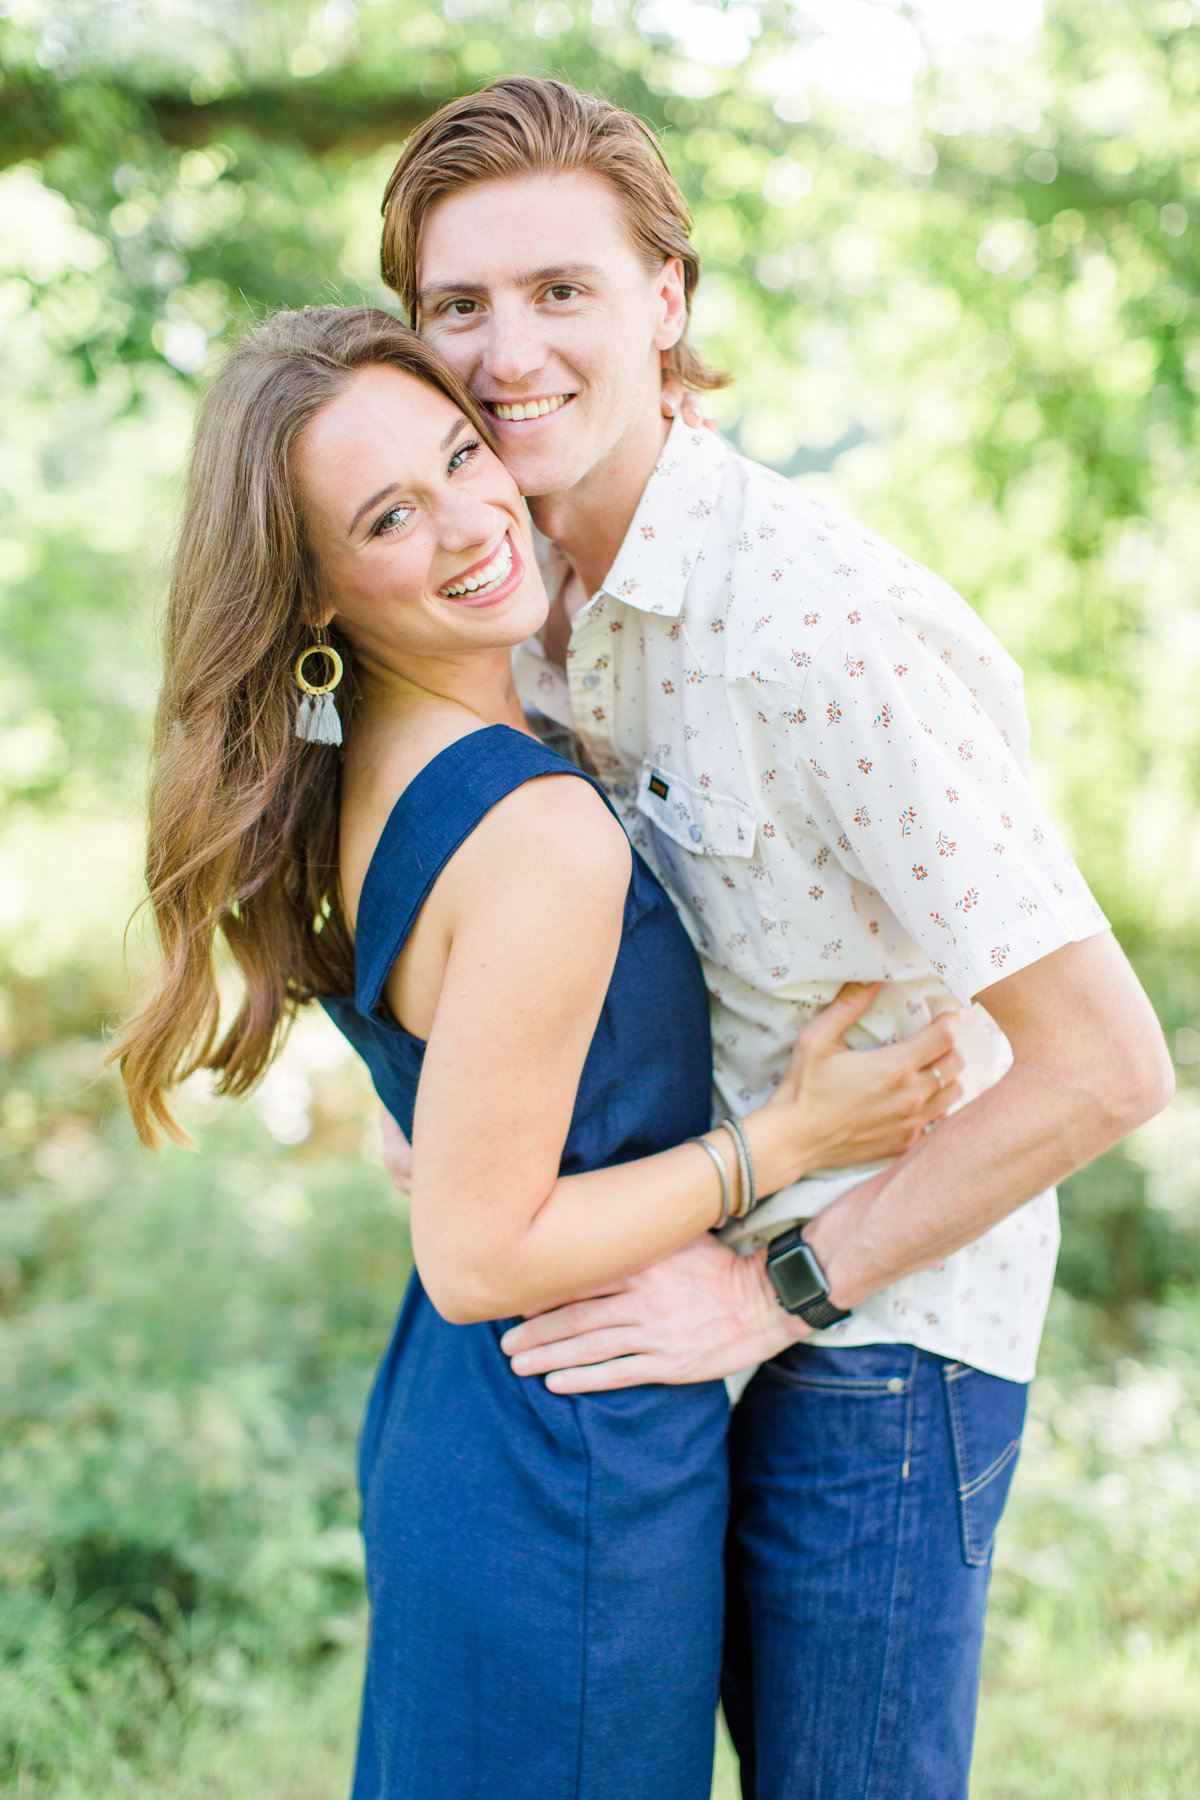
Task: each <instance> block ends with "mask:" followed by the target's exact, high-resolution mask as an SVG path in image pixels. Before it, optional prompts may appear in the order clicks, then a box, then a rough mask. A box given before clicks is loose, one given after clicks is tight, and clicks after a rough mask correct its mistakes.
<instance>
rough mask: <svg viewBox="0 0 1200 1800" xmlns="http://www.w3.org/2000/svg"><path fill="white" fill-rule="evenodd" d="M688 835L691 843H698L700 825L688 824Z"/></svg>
mask: <svg viewBox="0 0 1200 1800" xmlns="http://www.w3.org/2000/svg"><path fill="white" fill-rule="evenodd" d="M688 836H689V837H690V838H691V840H692V842H693V844H698V843H699V842H700V827H699V826H698V825H689V826H688Z"/></svg>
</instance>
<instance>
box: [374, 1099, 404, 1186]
mask: <svg viewBox="0 0 1200 1800" xmlns="http://www.w3.org/2000/svg"><path fill="white" fill-rule="evenodd" d="M379 1130H380V1134H381V1136H382V1138H383V1166H384V1168H385V1169H386V1170H387V1172H388V1174H389V1175H390V1176H391V1178H392V1181H393V1184H394V1185H395V1186H396V1187H398V1188H399V1189H400V1192H401V1193H402V1194H407V1192H408V1184H409V1182H410V1181H411V1180H412V1145H411V1144H410V1143H409V1141H408V1139H407V1138H406V1137H405V1135H404V1133H403V1132H402V1131H401V1129H400V1127H399V1126H398V1125H397V1123H396V1121H395V1119H393V1117H392V1115H391V1113H390V1112H389V1111H388V1109H387V1107H386V1106H383V1107H380V1109H379Z"/></svg>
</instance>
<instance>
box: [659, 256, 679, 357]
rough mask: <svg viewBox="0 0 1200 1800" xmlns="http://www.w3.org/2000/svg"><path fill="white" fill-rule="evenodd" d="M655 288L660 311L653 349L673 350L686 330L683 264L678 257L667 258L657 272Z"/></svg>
mask: <svg viewBox="0 0 1200 1800" xmlns="http://www.w3.org/2000/svg"><path fill="white" fill-rule="evenodd" d="M656 288H657V297H658V302H659V306H660V309H661V311H660V315H659V324H658V329H657V330H656V331H655V333H654V348H655V349H656V350H673V349H674V348H675V346H676V344H677V343H678V342H679V340H680V338H681V337H682V336H683V334H684V332H685V331H686V330H687V295H686V294H685V292H684V286H683V263H682V261H681V260H680V258H679V257H678V256H668V258H667V260H666V262H665V263H664V264H663V266H662V268H661V270H660V271H659V275H658V281H657V284H656Z"/></svg>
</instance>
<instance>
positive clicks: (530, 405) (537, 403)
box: [491, 394, 574, 419]
mask: <svg viewBox="0 0 1200 1800" xmlns="http://www.w3.org/2000/svg"><path fill="white" fill-rule="evenodd" d="M573 397H574V396H573V395H571V394H556V395H555V396H554V399H553V400H527V401H525V403H524V405H522V404H521V402H520V401H519V400H518V401H517V403H516V404H515V405H514V406H510V405H509V404H508V403H507V401H504V400H493V401H492V403H491V406H492V411H493V412H494V413H495V415H496V417H497V418H498V419H544V418H545V416H546V414H547V413H552V412H557V411H558V409H559V407H560V406H565V405H566V404H567V401H568V400H570V399H572V398H573Z"/></svg>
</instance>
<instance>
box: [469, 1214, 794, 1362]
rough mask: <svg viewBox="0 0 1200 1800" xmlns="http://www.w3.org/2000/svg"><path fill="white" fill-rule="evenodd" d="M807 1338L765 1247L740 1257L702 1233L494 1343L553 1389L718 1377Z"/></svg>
mask: <svg viewBox="0 0 1200 1800" xmlns="http://www.w3.org/2000/svg"><path fill="white" fill-rule="evenodd" d="M808 1335H809V1332H808V1327H807V1326H806V1325H805V1324H804V1323H803V1322H802V1321H801V1320H799V1319H794V1318H793V1317H792V1315H791V1314H790V1313H786V1312H785V1311H784V1310H783V1308H782V1307H781V1306H780V1304H779V1302H778V1300H777V1299H776V1297H775V1290H774V1289H773V1288H772V1286H771V1284H770V1282H769V1281H768V1279H767V1273H766V1253H765V1251H764V1252H761V1253H760V1254H759V1255H757V1256H738V1255H737V1254H736V1252H735V1251H732V1250H727V1249H726V1247H725V1245H724V1244H721V1243H719V1242H718V1241H717V1239H716V1238H714V1237H712V1236H710V1235H708V1234H707V1233H706V1234H705V1235H704V1236H703V1237H699V1238H695V1239H693V1241H692V1242H691V1243H690V1244H685V1245H684V1246H683V1248H682V1249H681V1250H676V1251H675V1253H674V1255H672V1256H667V1257H664V1258H663V1260H662V1261H661V1262H656V1263H653V1264H652V1265H651V1267H650V1268H648V1269H643V1270H641V1272H640V1273H639V1274H637V1275H630V1276H627V1277H626V1278H625V1280H623V1281H619V1282H616V1283H614V1285H613V1286H612V1288H610V1289H606V1290H605V1291H603V1292H600V1293H593V1294H587V1295H584V1296H581V1297H580V1298H579V1299H577V1300H573V1301H571V1302H570V1303H569V1304H568V1305H566V1306H558V1307H555V1308H554V1310H553V1311H552V1312H544V1313H538V1314H537V1315H536V1316H535V1317H533V1318H531V1319H526V1321H525V1323H524V1324H523V1325H514V1326H513V1327H512V1328H511V1329H510V1330H509V1331H506V1332H505V1334H504V1336H503V1337H502V1338H501V1340H500V1348H501V1349H502V1350H503V1351H504V1352H505V1353H506V1355H508V1356H510V1357H511V1358H512V1366H513V1369H514V1371H515V1373H516V1374H518V1375H545V1376H546V1386H547V1387H548V1388H549V1389H550V1390H551V1392H552V1393H555V1394H587V1393H593V1392H595V1391H596V1390H597V1389H600V1388H622V1387H639V1386H641V1385H642V1384H643V1383H644V1382H649V1381H663V1382H668V1383H671V1384H674V1385H678V1384H680V1383H684V1382H690V1381H715V1380H718V1379H720V1377H722V1376H724V1375H734V1374H736V1373H737V1372H738V1370H739V1369H746V1368H749V1367H750V1365H751V1364H752V1363H759V1362H766V1361H768V1360H769V1359H770V1358H771V1357H772V1356H776V1355H778V1353H779V1351H781V1350H784V1349H786V1348H787V1346H788V1345H789V1344H795V1343H798V1342H799V1341H800V1339H801V1338H804V1337H807V1336H808Z"/></svg>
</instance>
